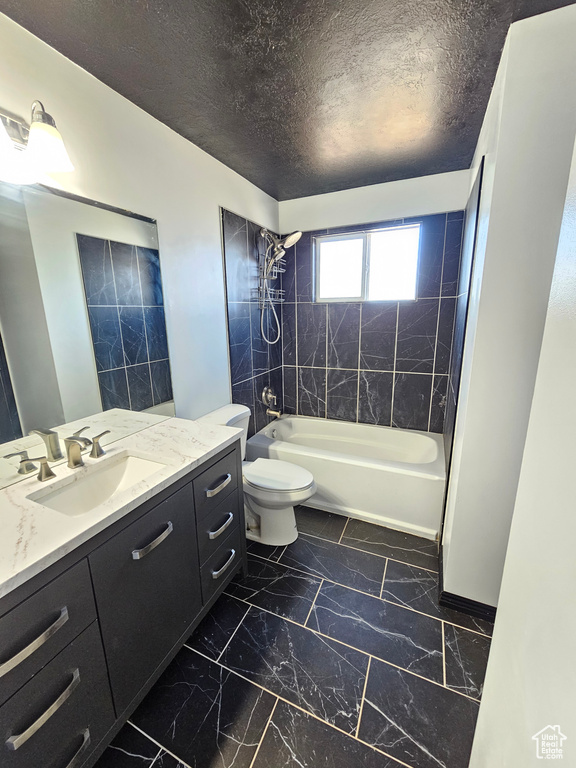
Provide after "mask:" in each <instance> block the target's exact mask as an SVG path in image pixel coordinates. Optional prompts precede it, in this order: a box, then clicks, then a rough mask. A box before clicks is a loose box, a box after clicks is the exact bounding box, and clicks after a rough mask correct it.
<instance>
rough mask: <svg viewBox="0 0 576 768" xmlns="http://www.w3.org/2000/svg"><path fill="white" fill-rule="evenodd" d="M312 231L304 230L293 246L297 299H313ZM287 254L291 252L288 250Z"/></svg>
mask: <svg viewBox="0 0 576 768" xmlns="http://www.w3.org/2000/svg"><path fill="white" fill-rule="evenodd" d="M312 237H313V235H312V233H311V232H304V233H303V234H302V237H301V238H300V240H299V241H298V242H297V243H296V245H295V246H294V258H295V260H296V297H297V301H313V300H314V281H313V269H312V248H313V242H312ZM288 254H289V255H290V256H292V254H291V253H290V252H289V251H288Z"/></svg>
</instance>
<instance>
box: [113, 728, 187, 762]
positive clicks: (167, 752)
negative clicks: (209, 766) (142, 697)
mask: <svg viewBox="0 0 576 768" xmlns="http://www.w3.org/2000/svg"><path fill="white" fill-rule="evenodd" d="M127 722H128V723H130V725H131V726H132V728H135V729H136V730H137V731H138V732H139V733H141V734H142V736H146V738H147V739H149V740H150V741H151V742H152V743H153V744H156V746H157V747H160V749H162V750H164V752H166V754H168V755H170V757H173V758H174V759H175V760H176V761H177V762H178V763H179V764H180V765H182V766H184V767H185V768H191V766H190V765H189V764H188V763H185V762H184V760H182V758H181V757H178V755H175V754H174V752H171V751H170V750H169V749H166V747H165V746H163V745H162V744H160V742H159V741H156V739H153V738H152V736H150V735H149V734H148V733H146V731H143V730H142V728H139V727H138V726H137V725H135V724H134V723H133V722H132V720H128V721H127ZM157 758H158V756H156V757H155V758H154V762H156V760H157Z"/></svg>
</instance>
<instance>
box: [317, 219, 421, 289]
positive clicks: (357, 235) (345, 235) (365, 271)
mask: <svg viewBox="0 0 576 768" xmlns="http://www.w3.org/2000/svg"><path fill="white" fill-rule="evenodd" d="M416 227H417V228H418V229H419V230H420V237H421V236H422V229H421V224H420V222H414V223H413V224H395V225H394V226H391V227H378V228H377V229H358V230H356V231H354V232H342V233H340V234H334V235H317V236H316V237H314V238H313V269H314V303H317V304H332V303H339V304H345V303H353V302H358V303H360V302H362V303H364V302H370V301H389V302H394V301H417V298H418V297H417V296H416V295H415V296H414V298H413V299H369V298H368V277H369V274H370V245H369V244H370V238H369V237H368V235H372V234H376V233H378V232H385V231H388V230H390V229H415V228H416ZM420 237H419V243H421V240H420ZM360 239H362V241H363V245H362V295H361V296H337V297H334V298H327V299H321V298H319V295H320V268H319V263H318V261H319V256H320V243H322V242H326V241H330V240H360ZM419 265H420V246H419V248H418V256H417V263H416V282H418V268H419ZM416 287H417V286H415V289H416ZM415 293H416V290H415Z"/></svg>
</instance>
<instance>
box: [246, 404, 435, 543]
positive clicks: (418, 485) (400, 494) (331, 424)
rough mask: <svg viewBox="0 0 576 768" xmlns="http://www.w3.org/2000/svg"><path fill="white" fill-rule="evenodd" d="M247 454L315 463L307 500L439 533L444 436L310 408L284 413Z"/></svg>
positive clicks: (382, 522)
mask: <svg viewBox="0 0 576 768" xmlns="http://www.w3.org/2000/svg"><path fill="white" fill-rule="evenodd" d="M246 458H247V460H248V461H254V460H255V459H257V458H269V459H282V460H284V461H289V462H292V464H298V465H299V466H301V467H305V468H306V469H308V470H310V472H312V474H313V475H314V479H315V480H316V484H317V486H318V490H317V492H316V493H315V494H314V496H312V497H311V498H310V499H309V500H308V501H307V502H306V506H308V507H314V508H316V509H323V510H326V511H327V512H336V513H337V514H341V515H347V516H348V517H355V518H359V519H360V520H367V521H368V522H370V523H376V524H378V525H385V526H388V527H390V528H396V529H398V530H401V531H407V532H408V533H414V534H417V535H419V536H424V537H425V538H428V539H436V538H437V536H438V532H439V530H440V522H441V517H442V504H443V498H444V485H445V480H446V471H445V466H444V450H443V446H442V436H441V435H436V434H433V433H431V432H416V431H413V430H406V429H394V428H392V427H377V426H372V425H370V424H352V423H350V422H346V421H331V420H329V419H316V418H310V417H307V416H281V417H280V419H275V420H274V421H273V422H271V423H270V424H268V426H267V427H265V428H264V429H262V430H261V431H260V432H258V433H257V434H255V435H254V436H253V437H251V438H250V439H249V440H248V443H247V447H246Z"/></svg>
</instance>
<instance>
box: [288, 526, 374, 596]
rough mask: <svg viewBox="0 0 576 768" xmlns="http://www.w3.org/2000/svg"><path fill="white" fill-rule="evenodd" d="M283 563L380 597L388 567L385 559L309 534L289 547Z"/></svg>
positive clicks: (301, 536)
mask: <svg viewBox="0 0 576 768" xmlns="http://www.w3.org/2000/svg"><path fill="white" fill-rule="evenodd" d="M348 527H350V526H348ZM280 562H281V563H283V564H284V565H288V566H291V567H292V568H299V569H301V570H303V571H306V572H307V573H311V574H312V575H314V576H320V577H321V578H324V579H329V580H330V581H335V582H337V583H338V584H343V585H344V586H346V587H352V588H353V589H359V590H361V591H362V592H367V593H368V594H371V595H376V596H378V595H379V594H380V588H381V586H382V577H383V576H384V568H385V566H386V561H385V560H384V558H381V557H375V556H374V555H370V554H368V553H367V552H360V551H358V550H354V549H350V548H349V547H341V546H340V545H338V544H334V543H333V542H331V541H324V540H322V539H317V538H313V537H311V536H306V534H302V535H300V536H299V537H298V539H297V540H296V541H295V542H294V544H290V546H288V547H286V549H285V551H284V554H283V555H282V557H281V558H280Z"/></svg>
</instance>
